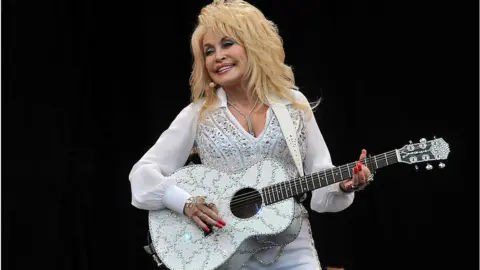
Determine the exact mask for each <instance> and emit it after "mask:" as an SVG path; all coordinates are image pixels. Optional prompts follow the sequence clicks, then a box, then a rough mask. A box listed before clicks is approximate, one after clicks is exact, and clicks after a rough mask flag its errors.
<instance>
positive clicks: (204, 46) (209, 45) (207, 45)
mask: <svg viewBox="0 0 480 270" xmlns="http://www.w3.org/2000/svg"><path fill="white" fill-rule="evenodd" d="M226 39H229V38H228V37H223V38H222V39H221V40H220V41H221V42H222V41H225V40H226ZM212 46H213V45H212V44H210V43H206V44H204V45H203V48H204V49H205V48H206V47H212Z"/></svg>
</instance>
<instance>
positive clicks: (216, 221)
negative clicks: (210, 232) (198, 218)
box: [201, 206, 226, 228]
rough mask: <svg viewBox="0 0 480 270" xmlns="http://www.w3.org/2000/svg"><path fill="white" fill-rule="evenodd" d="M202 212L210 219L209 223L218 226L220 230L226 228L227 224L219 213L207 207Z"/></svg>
mask: <svg viewBox="0 0 480 270" xmlns="http://www.w3.org/2000/svg"><path fill="white" fill-rule="evenodd" d="M201 210H202V212H203V213H204V214H205V215H206V216H207V218H208V220H207V222H209V223H210V224H212V225H215V226H217V227H218V228H223V226H225V224H226V223H225V221H223V220H222V218H220V216H219V215H218V214H217V213H215V212H214V211H213V210H212V209H210V208H209V207H207V206H203V207H202V208H201Z"/></svg>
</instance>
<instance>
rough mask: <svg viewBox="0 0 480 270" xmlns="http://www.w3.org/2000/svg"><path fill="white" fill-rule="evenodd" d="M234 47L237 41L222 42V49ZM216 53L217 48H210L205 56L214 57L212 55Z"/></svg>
mask: <svg viewBox="0 0 480 270" xmlns="http://www.w3.org/2000/svg"><path fill="white" fill-rule="evenodd" d="M233 45H235V41H233V40H225V41H223V42H222V48H224V49H226V48H229V47H231V46H233ZM214 52H215V48H213V47H209V48H207V49H206V50H205V56H209V55H212V53H214Z"/></svg>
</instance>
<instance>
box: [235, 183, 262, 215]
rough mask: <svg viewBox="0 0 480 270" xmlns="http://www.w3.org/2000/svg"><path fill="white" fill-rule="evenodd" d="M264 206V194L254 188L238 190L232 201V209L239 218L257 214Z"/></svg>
mask: <svg viewBox="0 0 480 270" xmlns="http://www.w3.org/2000/svg"><path fill="white" fill-rule="evenodd" d="M261 207H262V196H261V195H260V193H259V192H258V191H257V190H255V189H253V188H244V189H240V190H239V191H237V192H236V193H235V194H234V195H233V198H232V200H231V201H230V210H231V211H232V213H233V215H234V216H236V217H238V218H250V217H253V216H254V215H256V214H257V213H258V212H259V211H260V210H261Z"/></svg>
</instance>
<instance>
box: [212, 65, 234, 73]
mask: <svg viewBox="0 0 480 270" xmlns="http://www.w3.org/2000/svg"><path fill="white" fill-rule="evenodd" d="M233 67H235V64H228V65H222V66H221V67H220V68H218V69H217V71H216V72H217V74H224V73H226V72H228V71H230V70H231V69H232V68H233Z"/></svg>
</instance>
